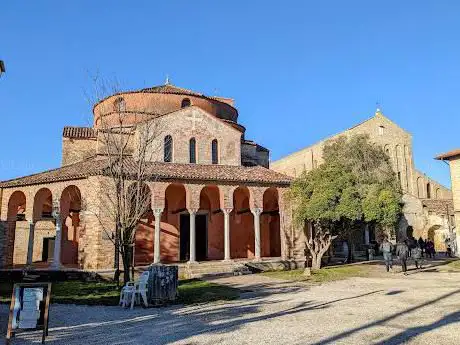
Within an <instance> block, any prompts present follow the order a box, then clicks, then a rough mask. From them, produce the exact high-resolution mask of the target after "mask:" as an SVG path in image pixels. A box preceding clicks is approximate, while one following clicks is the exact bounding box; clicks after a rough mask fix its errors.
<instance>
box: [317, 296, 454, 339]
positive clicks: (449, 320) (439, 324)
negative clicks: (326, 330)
mask: <svg viewBox="0 0 460 345" xmlns="http://www.w3.org/2000/svg"><path fill="white" fill-rule="evenodd" d="M459 293H460V289H457V290H454V291H452V292H450V293H447V294H444V295H442V296H440V297H438V298H435V299H433V300H430V301H428V302H425V303H422V304H419V305H416V306H414V307H411V308H409V309H406V310H403V311H401V312H398V313H394V314H392V315H390V316H387V317H384V318H382V319H380V320H377V321H373V322H369V323H366V324H364V325H362V326H360V327H356V328H353V329H351V330H348V331H346V332H342V333H339V334H337V335H334V336H332V337H329V338H326V339H323V340H321V341H319V342H317V343H314V344H313V345H326V344H334V343H336V342H337V341H339V340H343V339H345V338H347V337H349V336H351V335H352V334H354V333H357V332H361V331H363V330H366V329H369V328H372V327H375V326H379V325H383V324H384V323H386V322H388V321H391V320H394V319H396V318H398V317H400V316H403V315H405V314H409V313H412V312H415V311H417V310H419V309H421V308H424V307H426V306H429V305H431V304H435V303H437V302H439V301H442V300H444V299H446V298H449V297H452V296H454V295H456V294H459ZM458 321H459V313H457V312H456V313H453V314H450V315H447V316H446V317H444V318H443V319H441V320H439V321H437V322H434V323H433V324H431V325H429V326H421V327H414V328H409V329H407V330H405V331H403V332H401V333H400V334H398V335H396V336H395V337H392V338H390V340H385V341H383V342H381V343H378V344H393V345H396V344H402V343H405V339H407V337H408V336H410V337H415V336H417V335H420V334H421V333H424V332H427V331H429V330H432V329H435V328H437V327H442V326H445V325H447V324H449V323H454V322H458ZM404 336H406V338H404ZM391 339H392V340H391ZM389 341H393V342H389Z"/></svg>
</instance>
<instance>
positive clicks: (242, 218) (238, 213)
mask: <svg viewBox="0 0 460 345" xmlns="http://www.w3.org/2000/svg"><path fill="white" fill-rule="evenodd" d="M250 198H251V194H250V191H249V189H248V188H247V187H244V186H240V187H238V188H236V189H235V191H234V192H233V212H232V213H231V217H230V228H231V232H230V248H231V252H230V253H231V254H230V255H231V258H254V256H255V246H254V242H255V239H254V216H253V214H252V213H251V207H250Z"/></svg>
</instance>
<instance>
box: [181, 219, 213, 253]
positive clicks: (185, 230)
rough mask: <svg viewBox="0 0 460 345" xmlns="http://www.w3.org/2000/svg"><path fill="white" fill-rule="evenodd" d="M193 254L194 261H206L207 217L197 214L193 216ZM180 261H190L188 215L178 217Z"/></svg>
mask: <svg viewBox="0 0 460 345" xmlns="http://www.w3.org/2000/svg"><path fill="white" fill-rule="evenodd" d="M195 237H196V240H195V252H196V260H197V261H204V260H207V259H208V216H207V215H206V214H197V215H196V216H195ZM179 254H180V255H179V259H180V261H188V260H189V259H190V215H188V214H181V215H180V249H179Z"/></svg>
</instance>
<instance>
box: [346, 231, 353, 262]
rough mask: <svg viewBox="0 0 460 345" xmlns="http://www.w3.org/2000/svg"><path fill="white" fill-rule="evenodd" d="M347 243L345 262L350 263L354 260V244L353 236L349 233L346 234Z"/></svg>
mask: <svg viewBox="0 0 460 345" xmlns="http://www.w3.org/2000/svg"><path fill="white" fill-rule="evenodd" d="M346 242H347V245H348V256H347V262H348V263H352V262H353V260H354V256H353V252H354V244H353V238H352V236H351V235H348V239H347V240H346Z"/></svg>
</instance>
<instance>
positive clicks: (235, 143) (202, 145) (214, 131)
mask: <svg viewBox="0 0 460 345" xmlns="http://www.w3.org/2000/svg"><path fill="white" fill-rule="evenodd" d="M193 118H195V119H196V121H195V125H193V122H194V121H193ZM150 129H151V132H152V133H153V135H154V136H155V140H154V142H153V144H152V148H151V151H150V153H149V154H148V156H149V157H150V158H151V160H152V161H160V162H162V161H163V158H164V157H163V147H164V138H165V136H167V135H171V136H172V139H173V144H172V146H173V160H172V161H173V162H174V163H189V162H190V160H189V159H190V158H189V157H190V154H189V142H190V139H191V138H195V140H196V161H197V163H198V164H211V162H212V161H211V142H212V141H213V140H214V139H217V141H218V157H219V164H225V165H241V132H239V131H238V130H236V129H234V128H233V127H231V126H229V125H227V124H225V123H223V122H222V121H220V120H218V119H216V118H214V117H213V116H211V115H209V114H207V113H206V112H204V111H203V110H201V109H200V108H197V107H189V108H185V109H182V110H181V111H178V112H175V113H172V114H169V115H165V116H163V117H161V118H159V119H158V120H155V125H154V126H152V127H150ZM142 131H143V129H140V131H139V133H142ZM137 140H139V137H138V138H137Z"/></svg>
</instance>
